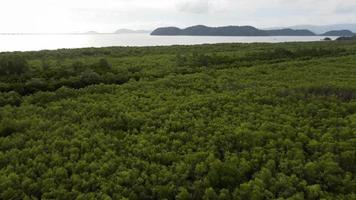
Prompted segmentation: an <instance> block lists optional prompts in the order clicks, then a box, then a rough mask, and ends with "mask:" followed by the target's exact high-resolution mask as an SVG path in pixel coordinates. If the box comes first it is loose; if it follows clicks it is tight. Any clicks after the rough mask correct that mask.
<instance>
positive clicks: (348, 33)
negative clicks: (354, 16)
mask: <svg viewBox="0 0 356 200" xmlns="http://www.w3.org/2000/svg"><path fill="white" fill-rule="evenodd" d="M322 35H323V36H343V37H351V36H354V35H355V33H353V32H351V31H349V30H339V31H328V32H326V33H324V34H322Z"/></svg>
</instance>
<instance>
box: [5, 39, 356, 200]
mask: <svg viewBox="0 0 356 200" xmlns="http://www.w3.org/2000/svg"><path fill="white" fill-rule="evenodd" d="M355 83H356V43H355V42H351V41H348V42H316V43H285V44H217V45H197V46H172V47H142V48H100V49H92V48H89V49H75V50H57V51H40V52H23V53H0V92H1V93H0V199H63V200H69V199H133V200H135V199H177V200H185V199H219V200H248V199H251V200H265V199H280V200H283V199H289V200H302V199H309V200H318V199H330V200H332V199H338V200H344V199H345V200H346V199H347V200H349V199H356V84H355Z"/></svg>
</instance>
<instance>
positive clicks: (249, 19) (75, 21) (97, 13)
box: [0, 0, 356, 33]
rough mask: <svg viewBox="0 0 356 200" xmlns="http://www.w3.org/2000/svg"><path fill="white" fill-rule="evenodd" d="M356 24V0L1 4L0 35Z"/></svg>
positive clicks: (25, 0) (35, 0)
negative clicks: (199, 25) (204, 26)
mask: <svg viewBox="0 0 356 200" xmlns="http://www.w3.org/2000/svg"><path fill="white" fill-rule="evenodd" d="M338 23H356V0H0V32H1V33H14V32H22V33H24V32H26V33H39V32H42V33H43V32H46V33H68V32H86V31H97V32H114V31H115V30H117V29H121V28H129V29H146V30H153V29H154V28H156V27H162V26H177V27H182V28H183V27H187V26H191V25H197V24H204V25H208V26H223V25H253V26H256V27H259V28H267V27H282V26H291V25H299V24H314V25H326V24H338Z"/></svg>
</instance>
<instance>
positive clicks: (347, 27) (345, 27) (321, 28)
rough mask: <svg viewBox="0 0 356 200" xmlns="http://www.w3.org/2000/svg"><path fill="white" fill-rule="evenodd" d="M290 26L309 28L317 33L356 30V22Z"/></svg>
mask: <svg viewBox="0 0 356 200" xmlns="http://www.w3.org/2000/svg"><path fill="white" fill-rule="evenodd" d="M288 28H292V29H308V30H310V31H312V32H314V33H316V34H322V33H325V32H328V31H333V30H350V31H352V32H356V24H335V25H325V26H315V25H297V26H290V27H288Z"/></svg>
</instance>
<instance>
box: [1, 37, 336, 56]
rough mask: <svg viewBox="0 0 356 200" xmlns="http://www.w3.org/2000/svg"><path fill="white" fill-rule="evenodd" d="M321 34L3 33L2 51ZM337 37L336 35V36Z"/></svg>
mask: <svg viewBox="0 0 356 200" xmlns="http://www.w3.org/2000/svg"><path fill="white" fill-rule="evenodd" d="M323 38H324V37H320V36H312V37H309V36H301V37H294V36H293V37H291V36H278V37H219V36H213V37H210V36H150V35H149V34H97V35H84V34H83V35H79V34H78V35H69V34H68V35H64V34H62V35H10V34H8V35H4V34H2V35H0V52H4V51H34V50H44V49H62V48H83V47H109V46H166V45H193V44H214V43H253V42H269V43H276V42H306V41H320V40H322V39H323ZM332 39H335V38H332Z"/></svg>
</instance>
